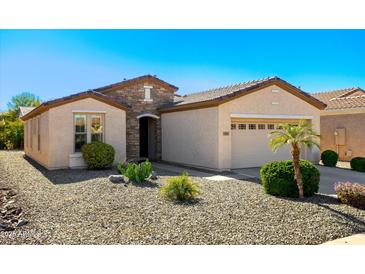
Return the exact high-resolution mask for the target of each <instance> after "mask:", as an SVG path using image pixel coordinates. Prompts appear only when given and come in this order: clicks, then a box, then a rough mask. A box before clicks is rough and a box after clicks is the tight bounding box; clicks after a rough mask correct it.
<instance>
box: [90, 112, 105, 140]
mask: <svg viewBox="0 0 365 274" xmlns="http://www.w3.org/2000/svg"><path fill="white" fill-rule="evenodd" d="M94 141H99V142H102V141H103V122H102V117H101V115H91V142H94Z"/></svg>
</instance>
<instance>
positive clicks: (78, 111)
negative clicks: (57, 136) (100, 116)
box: [72, 110, 106, 113]
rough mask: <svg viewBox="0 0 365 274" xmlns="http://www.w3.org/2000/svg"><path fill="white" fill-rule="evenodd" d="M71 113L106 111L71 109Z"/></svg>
mask: <svg viewBox="0 0 365 274" xmlns="http://www.w3.org/2000/svg"><path fill="white" fill-rule="evenodd" d="M72 112H73V113H75V112H77V113H106V111H100V110H73V111H72Z"/></svg>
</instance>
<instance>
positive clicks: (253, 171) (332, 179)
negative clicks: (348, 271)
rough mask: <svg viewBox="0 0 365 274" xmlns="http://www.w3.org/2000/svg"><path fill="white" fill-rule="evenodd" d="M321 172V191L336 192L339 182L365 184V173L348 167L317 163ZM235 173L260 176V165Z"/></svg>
mask: <svg viewBox="0 0 365 274" xmlns="http://www.w3.org/2000/svg"><path fill="white" fill-rule="evenodd" d="M317 167H318V169H319V171H320V173H321V181H320V183H319V192H320V193H324V194H335V190H334V185H335V184H336V183H338V182H352V183H355V182H356V183H360V184H365V173H363V172H358V171H354V170H351V169H346V168H337V167H326V166H321V165H317ZM234 172H235V173H237V174H241V175H242V176H243V175H247V176H252V177H254V178H256V179H259V178H260V167H253V168H241V169H235V170H234Z"/></svg>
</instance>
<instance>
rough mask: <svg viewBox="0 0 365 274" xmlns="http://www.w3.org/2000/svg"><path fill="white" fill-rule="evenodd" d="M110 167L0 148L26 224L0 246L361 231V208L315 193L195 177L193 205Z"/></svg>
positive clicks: (1, 176)
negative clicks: (38, 160)
mask: <svg viewBox="0 0 365 274" xmlns="http://www.w3.org/2000/svg"><path fill="white" fill-rule="evenodd" d="M112 173H116V172H115V171H113V170H105V171H88V170H61V171H46V170H45V169H43V168H41V167H39V166H37V165H36V164H34V163H31V162H29V161H28V160H26V159H24V157H23V153H22V152H7V151H0V187H6V188H12V189H14V191H16V192H17V193H18V195H17V202H18V203H19V204H20V206H21V207H22V208H23V211H24V214H25V218H27V220H28V221H29V223H28V224H27V225H25V226H22V227H20V228H18V229H16V230H14V231H12V232H0V243H2V244H320V243H323V242H325V241H329V240H333V239H336V238H340V237H345V236H349V235H351V234H354V233H359V232H364V231H365V211H363V210H359V209H355V208H352V207H349V206H346V205H340V204H338V202H337V200H336V199H335V198H332V197H329V196H324V195H316V196H314V197H312V198H306V199H305V200H304V201H298V200H291V199H280V198H275V197H272V196H269V195H266V194H265V193H264V192H263V190H262V187H261V186H260V185H258V184H255V183H251V182H245V181H238V180H232V181H221V182H214V181H209V180H206V179H203V178H195V180H197V181H198V182H199V183H200V184H201V186H202V191H203V194H202V196H201V198H200V199H199V200H198V201H196V202H194V203H173V202H171V201H167V200H165V199H163V198H161V197H160V196H159V193H158V188H159V186H161V185H163V184H164V182H165V180H166V178H168V177H167V176H165V175H171V174H166V173H163V171H162V170H160V171H159V170H157V173H158V174H159V175H161V176H159V179H158V181H157V182H156V183H155V184H153V185H148V184H144V185H142V186H136V185H133V184H129V185H127V186H125V185H124V184H113V183H111V182H110V181H109V180H108V179H107V176H108V175H110V174H112Z"/></svg>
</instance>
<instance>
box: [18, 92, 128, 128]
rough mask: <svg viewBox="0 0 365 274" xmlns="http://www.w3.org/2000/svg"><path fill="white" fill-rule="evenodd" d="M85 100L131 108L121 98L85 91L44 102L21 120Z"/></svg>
mask: <svg viewBox="0 0 365 274" xmlns="http://www.w3.org/2000/svg"><path fill="white" fill-rule="evenodd" d="M84 98H95V99H97V100H100V101H102V102H105V103H107V104H110V105H113V106H115V107H118V108H122V109H127V108H129V107H130V106H129V105H128V104H127V102H125V101H124V100H123V99H121V98H115V97H113V96H109V95H105V94H103V93H100V92H97V91H94V90H88V91H83V92H79V93H75V94H72V95H69V96H65V97H62V98H58V99H54V100H50V101H47V102H44V103H42V104H40V105H39V106H38V107H36V108H34V109H33V110H31V111H30V112H28V113H26V114H25V115H23V116H21V119H22V120H23V121H25V120H27V119H29V118H32V117H33V116H35V115H39V114H40V113H42V112H44V111H47V110H48V109H50V108H52V107H55V106H59V105H63V104H67V103H69V102H72V101H76V100H80V99H84Z"/></svg>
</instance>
